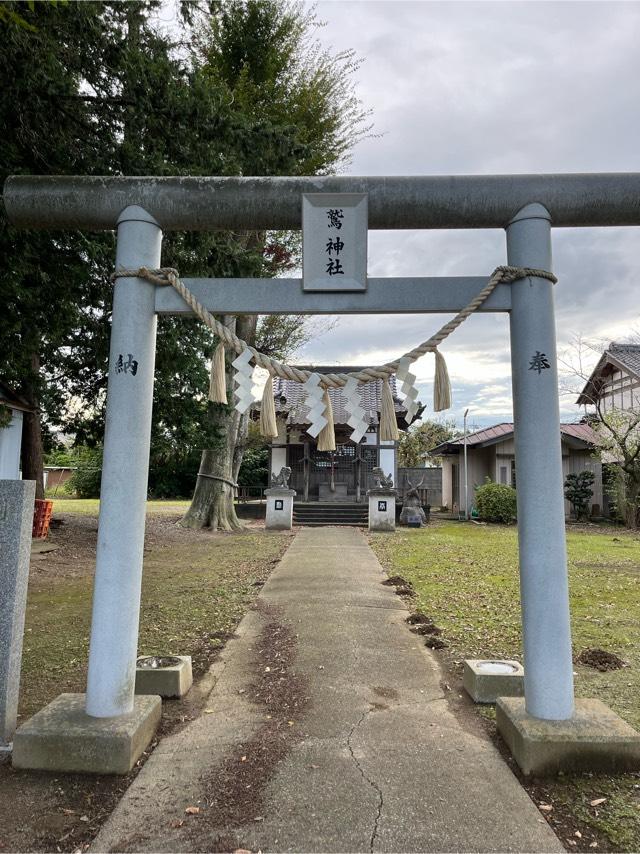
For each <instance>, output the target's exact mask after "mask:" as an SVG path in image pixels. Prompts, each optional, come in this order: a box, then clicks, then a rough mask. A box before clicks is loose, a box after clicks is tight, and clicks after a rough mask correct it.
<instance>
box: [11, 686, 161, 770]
mask: <svg viewBox="0 0 640 854" xmlns="http://www.w3.org/2000/svg"><path fill="white" fill-rule="evenodd" d="M84 707H85V695H84V694H60V696H59V697H56V699H55V700H54V701H53V702H52V703H49V705H48V706H45V708H44V709H41V710H40V711H39V712H38V713H37V714H36V715H34V716H33V717H32V718H31V719H30V720H28V721H27V722H26V723H25V724H23V725H22V726H21V727H20V729H19V730H18V731H17V732H16V734H15V738H14V740H13V757H12V761H13V765H14V767H15V768H29V769H31V770H38V771H66V772H71V773H75V772H80V773H85V774H87V773H88V774H128V773H129V771H131V769H132V768H133V766H134V765H135V764H136V762H137V761H138V759H139V758H140V756H141V754H142V752H143V750H144V749H145V748H146V746H147V745H148V744H149V742H150V741H151V739H152V737H153V734H154V732H155V731H156V727H157V726H158V724H159V723H160V715H161V711H162V708H161V700H160V697H151V696H137V697H136V698H135V702H134V707H133V711H132V712H130V713H129V714H128V715H118V717H114V718H94V717H91V716H90V715H88V714H87V713H86V712H85V710H84Z"/></svg>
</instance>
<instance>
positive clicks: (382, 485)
mask: <svg viewBox="0 0 640 854" xmlns="http://www.w3.org/2000/svg"><path fill="white" fill-rule="evenodd" d="M371 474H372V475H373V479H374V481H375V484H376V489H393V477H392V476H391V475H390V474H385V473H384V472H383V471H382V469H381V468H380V467H379V466H376V468H374V469H373V470H372V472H371Z"/></svg>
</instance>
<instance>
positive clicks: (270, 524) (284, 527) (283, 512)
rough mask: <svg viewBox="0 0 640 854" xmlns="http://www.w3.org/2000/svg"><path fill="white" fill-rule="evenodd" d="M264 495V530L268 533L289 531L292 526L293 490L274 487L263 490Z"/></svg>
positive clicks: (294, 493) (294, 492)
mask: <svg viewBox="0 0 640 854" xmlns="http://www.w3.org/2000/svg"><path fill="white" fill-rule="evenodd" d="M264 494H265V495H266V497H267V518H266V520H265V528H267V530H269V531H290V530H291V528H292V526H293V499H294V498H295V495H296V491H295V489H286V488H285V487H282V486H274V487H272V488H271V489H265V491H264Z"/></svg>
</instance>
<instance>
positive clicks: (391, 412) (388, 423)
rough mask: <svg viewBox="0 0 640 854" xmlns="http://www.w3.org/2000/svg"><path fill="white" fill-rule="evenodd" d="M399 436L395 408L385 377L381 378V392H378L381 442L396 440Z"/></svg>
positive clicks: (387, 380)
mask: <svg viewBox="0 0 640 854" xmlns="http://www.w3.org/2000/svg"><path fill="white" fill-rule="evenodd" d="M399 438H400V433H399V432H398V422H397V421H396V408H395V406H394V403H393V394H392V393H391V386H390V385H389V379H388V378H387V379H384V380H382V392H381V394H380V439H381V440H382V441H383V442H397V441H398V439H399Z"/></svg>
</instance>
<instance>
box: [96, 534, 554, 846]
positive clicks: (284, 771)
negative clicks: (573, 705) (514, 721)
mask: <svg viewBox="0 0 640 854" xmlns="http://www.w3.org/2000/svg"><path fill="white" fill-rule="evenodd" d="M384 577H385V575H384V573H383V571H382V569H381V567H380V564H379V563H378V561H377V559H376V557H375V555H374V554H373V552H372V551H371V549H370V548H369V547H368V545H367V543H366V541H365V538H364V536H363V535H362V533H360V532H359V531H357V530H355V529H352V528H342V529H341V528H317V529H303V530H302V531H301V532H300V533H299V534H298V535H297V536H296V538H295V539H294V541H293V543H292V545H291V546H290V548H289V549H288V551H287V553H286V554H285V556H284V558H283V559H282V561H281V562H280V564H279V565H278V567H277V568H276V569H275V571H274V572H273V574H272V576H271V577H270V579H269V581H268V583H267V584H266V585H265V587H264V588H263V591H262V593H261V595H260V597H259V600H258V605H257V608H256V609H255V610H252V611H251V612H250V613H249V614H247V616H246V617H245V618H244V620H243V621H242V623H241V624H240V627H239V629H238V633H237V634H238V637H237V638H236V639H234V640H232V641H230V642H229V643H228V644H227V647H226V649H225V651H224V654H223V657H222V659H221V661H220V662H218V663H217V664H216V665H215V668H216V671H215V675H216V676H217V681H216V683H215V686H214V688H213V691H212V693H211V695H210V697H209V700H208V703H207V709H206V711H205V713H204V714H202V715H201V716H200V717H199V718H198V719H197V720H195V721H194V722H193V723H191V724H190V725H189V726H187V727H186V728H185V729H184V730H182V731H181V732H179V733H178V734H176V735H174V736H172V737H169V738H166V739H164V740H163V741H162V742H161V744H160V745H159V747H158V748H157V749H156V750H155V752H154V753H153V754H152V756H151V757H150V759H149V760H148V762H147V763H146V765H145V766H144V768H143V769H142V771H141V773H140V774H139V775H138V777H137V779H136V780H135V782H134V783H133V784H132V785H131V787H130V788H129V790H128V791H127V793H126V794H125V796H124V798H123V799H122V801H121V803H120V804H119V806H118V807H117V809H116V810H115V812H114V813H113V815H112V816H111V818H110V819H109V821H108V822H107V824H106V825H105V827H104V828H103V830H102V832H101V833H100V835H99V837H98V838H97V839H96V841H95V843H94V845H93V846H92V850H93V851H100V852H104V851H224V850H234V849H235V848H244V849H250V850H251V851H264V852H267V851H298V852H321V851H326V852H338V851H351V852H372V851H442V852H448V851H531V852H537V851H554V852H560V851H563V850H564V849H563V847H562V846H561V845H560V843H559V841H558V839H557V838H556V836H555V835H554V834H553V832H552V831H551V829H550V828H549V826H548V825H547V824H546V822H545V821H544V819H542V817H541V816H540V813H539V812H538V810H537V809H536V807H535V806H534V804H533V803H532V802H531V800H530V799H529V797H528V796H527V794H526V793H525V792H524V790H523V789H522V788H521V787H520V785H519V783H518V782H517V780H516V779H515V777H514V776H513V774H512V773H511V771H510V770H509V768H508V767H507V765H506V764H505V763H504V761H503V760H502V758H501V757H500V755H499V754H498V752H497V750H496V749H495V747H494V746H493V745H492V743H491V742H490V741H489V739H488V738H487V737H486V736H484V735H483V733H482V730H481V729H479V728H476V727H474V726H465V725H464V724H463V723H461V722H460V720H459V719H458V718H457V717H456V716H455V715H454V714H453V713H452V711H450V709H449V707H448V704H447V700H446V699H445V697H444V693H443V690H442V688H441V686H440V680H441V676H440V673H439V670H438V666H437V664H436V662H435V660H434V657H433V656H432V654H431V653H430V652H429V651H428V650H427V649H426V648H425V647H424V646H423V644H422V640H421V639H420V638H418V637H417V636H416V635H413V634H412V633H411V632H410V631H409V629H408V627H407V625H406V624H405V622H404V620H405V617H406V616H407V612H406V610H405V609H404V607H403V605H402V601H401V600H400V599H399V598H398V597H397V596H396V595H395V594H394V592H393V590H392V589H390V588H389V587H385V586H383V585H382V584H381V581H383V579H384ZM187 807H196V808H198V809H199V812H195V811H194V810H192V811H191V812H190V813H185V809H186V808H187Z"/></svg>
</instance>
